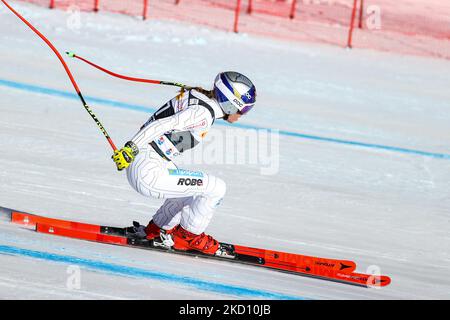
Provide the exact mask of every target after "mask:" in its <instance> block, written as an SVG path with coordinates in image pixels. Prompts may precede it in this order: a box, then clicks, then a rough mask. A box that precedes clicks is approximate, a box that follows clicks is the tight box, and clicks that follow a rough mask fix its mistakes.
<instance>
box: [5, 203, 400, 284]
mask: <svg viewBox="0 0 450 320" xmlns="http://www.w3.org/2000/svg"><path fill="white" fill-rule="evenodd" d="M0 209H1V210H2V211H5V210H9V209H5V208H1V207H0ZM9 212H10V216H11V222H13V223H16V224H21V225H24V226H28V227H30V228H34V229H35V230H36V231H37V232H40V233H46V234H52V235H58V236H63V237H70V238H75V239H81V240H88V241H94V242H99V243H105V244H114V245H121V246H127V247H134V248H136V247H137V248H141V249H146V250H158V251H162V252H168V253H174V254H180V255H188V256H194V257H200V258H207V259H216V260H222V261H229V262H234V263H241V264H249V265H255V266H260V267H265V268H269V269H274V270H278V271H282V272H288V273H292V274H297V275H301V276H308V277H314V278H320V279H323V280H329V281H335V282H341V283H346V284H351V285H357V286H363V287H370V286H386V285H388V284H389V283H390V281H391V280H390V278H389V277H387V276H382V275H367V274H362V273H357V272H354V270H355V268H356V264H355V263H354V262H353V261H349V260H340V259H328V258H322V257H314V256H307V255H301V254H294V253H286V252H280V251H274V250H266V249H258V248H251V247H246V246H240V245H234V244H227V243H221V248H222V249H223V250H222V251H221V253H219V254H217V255H206V254H203V253H201V252H197V251H177V250H173V249H168V248H166V247H161V246H158V245H157V244H155V243H154V242H153V241H151V240H150V241H149V240H146V239H136V238H132V237H129V236H127V234H126V230H127V228H117V227H110V226H101V225H95V224H87V223H81V222H75V221H69V220H62V219H54V218H47V217H43V216H39V215H34V214H30V213H24V212H18V211H14V210H9Z"/></svg>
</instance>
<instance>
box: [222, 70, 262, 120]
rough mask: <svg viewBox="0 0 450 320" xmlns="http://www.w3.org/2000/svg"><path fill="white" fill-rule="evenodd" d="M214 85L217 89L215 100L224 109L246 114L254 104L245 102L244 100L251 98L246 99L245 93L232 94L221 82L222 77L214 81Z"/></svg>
mask: <svg viewBox="0 0 450 320" xmlns="http://www.w3.org/2000/svg"><path fill="white" fill-rule="evenodd" d="M216 87H217V89H218V91H217V100H218V101H219V104H220V105H221V106H222V108H224V110H226V111H231V110H237V112H239V113H240V114H246V113H247V112H249V111H250V110H251V109H252V108H253V106H254V105H255V103H254V102H253V103H245V102H246V101H245V100H251V99H248V98H247V96H246V95H240V94H239V93H238V92H236V94H239V96H236V95H234V94H232V93H231V91H230V89H229V88H228V87H227V86H226V85H225V84H224V83H223V82H222V79H219V80H218V81H217V82H216ZM250 97H251V96H250ZM239 100H240V101H239ZM253 101H254V100H253ZM233 113H234V112H233Z"/></svg>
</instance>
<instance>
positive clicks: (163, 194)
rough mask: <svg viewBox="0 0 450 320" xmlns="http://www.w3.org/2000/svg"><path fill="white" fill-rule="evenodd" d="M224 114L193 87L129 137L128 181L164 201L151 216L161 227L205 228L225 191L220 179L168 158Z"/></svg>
mask: <svg viewBox="0 0 450 320" xmlns="http://www.w3.org/2000/svg"><path fill="white" fill-rule="evenodd" d="M223 117H224V113H223V111H222V109H221V108H220V106H219V105H218V103H217V102H216V100H214V99H210V98H208V97H207V96H206V95H205V94H203V93H200V92H199V91H197V90H195V89H191V90H189V91H185V92H183V93H180V94H179V95H178V96H177V97H175V98H173V99H172V100H170V101H169V102H168V103H166V104H165V105H164V106H163V107H161V108H160V109H159V110H158V111H156V112H155V113H154V114H153V115H152V117H150V119H149V120H148V121H147V122H146V123H145V124H144V125H143V126H142V127H141V129H140V131H139V132H138V133H137V134H136V135H135V136H134V137H133V138H132V139H131V141H132V142H133V143H134V144H135V145H136V146H137V147H138V149H139V153H138V154H137V156H136V157H135V159H134V161H133V162H132V163H131V164H130V166H129V167H128V168H127V177H128V181H129V183H130V185H131V186H132V187H133V188H134V189H135V190H136V191H138V192H139V193H141V194H142V195H144V196H148V197H156V198H164V199H166V201H165V202H164V204H163V205H162V206H161V208H159V209H158V211H157V212H156V214H155V215H154V216H153V221H154V222H155V223H156V225H157V226H159V227H160V228H162V229H164V230H170V229H172V228H173V227H175V226H176V225H178V224H181V226H182V227H183V228H184V229H186V230H188V231H190V232H192V233H194V234H201V233H203V232H204V231H205V229H206V227H207V226H208V224H209V222H210V221H211V218H212V216H213V213H214V209H215V207H216V206H217V205H218V204H219V203H220V201H221V200H222V198H223V197H224V195H225V191H226V185H225V182H224V181H223V180H221V179H219V178H217V177H215V176H212V175H210V174H207V173H204V172H200V171H188V170H183V169H178V168H177V166H176V165H175V164H174V163H173V162H172V160H173V158H175V157H176V156H177V155H179V154H181V153H182V152H183V151H184V150H187V149H191V148H193V147H195V146H196V145H197V144H198V143H200V142H201V141H202V140H203V138H204V136H205V135H206V133H207V132H208V130H209V129H210V128H211V126H212V124H213V123H214V121H215V120H216V119H220V118H223Z"/></svg>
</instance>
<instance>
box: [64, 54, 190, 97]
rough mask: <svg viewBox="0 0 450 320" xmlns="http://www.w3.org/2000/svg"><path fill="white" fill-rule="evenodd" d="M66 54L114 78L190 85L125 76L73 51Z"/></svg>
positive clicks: (185, 87)
mask: <svg viewBox="0 0 450 320" xmlns="http://www.w3.org/2000/svg"><path fill="white" fill-rule="evenodd" d="M66 54H67V55H68V56H69V57H71V58H76V59H79V60H81V61H83V62H85V63H87V64H89V65H90V66H92V67H94V68H96V69H98V70H100V71H103V72H105V73H107V74H109V75H110V76H113V77H116V78H120V79H123V80H128V81H134V82H144V83H152V84H162V85H166V86H175V87H180V88H184V89H191V88H192V87H190V86H187V85H184V84H181V83H176V82H170V81H162V80H152V79H144V78H135V77H129V76H125V75H122V74H119V73H116V72H113V71H111V70H108V69H106V68H103V67H101V66H99V65H97V64H95V63H93V62H92V61H89V60H87V59H85V58H83V57H80V56H79V55H76V54H75V53H73V52H66Z"/></svg>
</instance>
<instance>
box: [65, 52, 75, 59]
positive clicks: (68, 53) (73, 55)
mask: <svg viewBox="0 0 450 320" xmlns="http://www.w3.org/2000/svg"><path fill="white" fill-rule="evenodd" d="M66 54H67V55H68V56H69V57H70V58H74V57H75V52H72V51H66Z"/></svg>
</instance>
